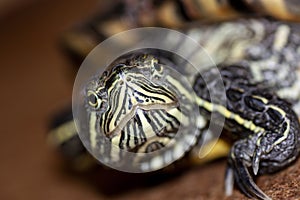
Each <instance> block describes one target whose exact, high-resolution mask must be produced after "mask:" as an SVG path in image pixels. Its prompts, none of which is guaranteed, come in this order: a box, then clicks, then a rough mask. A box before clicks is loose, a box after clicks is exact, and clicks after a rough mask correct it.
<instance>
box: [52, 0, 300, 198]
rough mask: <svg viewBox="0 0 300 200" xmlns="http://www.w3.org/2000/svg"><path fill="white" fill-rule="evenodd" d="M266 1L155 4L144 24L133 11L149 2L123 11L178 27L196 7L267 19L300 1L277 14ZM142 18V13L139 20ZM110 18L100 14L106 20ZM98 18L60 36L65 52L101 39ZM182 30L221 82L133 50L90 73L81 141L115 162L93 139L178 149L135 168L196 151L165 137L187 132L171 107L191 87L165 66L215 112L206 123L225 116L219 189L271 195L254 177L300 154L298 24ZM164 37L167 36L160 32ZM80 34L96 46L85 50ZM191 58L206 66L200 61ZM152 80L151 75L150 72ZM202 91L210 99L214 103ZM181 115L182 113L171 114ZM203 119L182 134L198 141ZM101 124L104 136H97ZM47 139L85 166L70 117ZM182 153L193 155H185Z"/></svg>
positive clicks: (291, 10) (287, 15)
mask: <svg viewBox="0 0 300 200" xmlns="http://www.w3.org/2000/svg"><path fill="white" fill-rule="evenodd" d="M142 2H144V3H145V2H148V1H142ZM254 2H255V3H254ZM267 2H270V1H262V0H261V1H240V2H239V3H235V2H234V1H211V3H208V1H206V3H204V2H202V1H167V3H160V4H159V5H158V6H157V8H156V9H157V10H155V14H156V15H155V17H154V18H153V20H150V21H149V20H146V19H147V17H145V15H144V14H141V13H140V10H143V9H144V10H145V9H146V8H148V7H147V6H146V8H145V7H143V6H141V5H144V4H142V3H141V4H138V5H139V6H141V8H140V7H139V6H136V7H135V9H133V8H132V7H130V8H129V9H128V8H127V10H130V9H133V10H134V11H135V12H134V14H135V15H134V16H135V17H137V18H134V19H137V20H134V21H133V22H132V24H134V25H145V24H146V25H147V23H150V24H151V23H158V21H156V20H158V19H164V18H163V17H161V13H165V14H166V16H165V17H166V20H165V21H166V22H164V21H160V25H165V26H170V25H171V26H179V25H180V24H181V23H182V22H183V19H186V20H187V19H188V20H192V19H196V18H198V17H196V14H197V13H198V14H199V13H202V12H199V10H198V11H196V8H197V9H199V8H202V9H203V10H206V11H207V12H208V11H211V10H210V9H211V8H212V6H213V5H214V6H215V7H214V8H218V9H213V11H214V12H215V13H218V15H216V16H220V17H222V18H223V17H226V16H229V15H228V13H229V14H230V15H231V14H234V15H237V12H236V11H237V10H239V9H241V8H242V9H243V11H245V10H247V11H248V13H251V12H250V11H253V10H254V8H255V9H257V8H259V9H258V10H259V11H260V13H263V14H264V12H262V11H266V13H267V14H269V15H270V16H273V17H277V18H281V19H290V20H298V19H299V18H298V17H297V13H298V14H299V12H298V11H299V10H298V9H299V8H300V5H299V3H296V2H295V1H280V0H277V1H274V2H275V3H274V6H278V5H284V7H275V9H277V10H278V12H274V11H273V10H272V9H270V6H271V5H270V3H267ZM191 5H194V7H193V6H191ZM199 5H202V7H201V6H199ZM144 6H145V5H144ZM174 6H177V7H175V8H181V9H178V10H179V11H180V12H176V16H181V18H180V17H179V18H180V20H179V21H178V22H176V23H173V24H169V23H167V21H168V20H167V19H168V16H170V15H169V14H173V15H175V14H174V13H175V12H174V10H176V9H174ZM178 6H179V7H178ZM138 8H139V9H140V10H139V9H138ZM167 8H168V9H167ZM171 8H173V10H172V9H171ZM225 8H226V9H225ZM136 10H138V11H136ZM221 11H222V12H221ZM225 11H226V12H225ZM208 13H209V12H208ZM210 13H211V12H210ZM180 14H181V15H180ZM148 15H149V13H148V14H147V15H146V16H148ZM124 16H125V18H126V19H130V18H131V17H132V16H128V12H127V14H126V15H124ZM298 16H299V15H298ZM116 21H117V20H107V22H110V23H115V22H116ZM101 23H102V22H101ZM101 23H100V21H99V20H98V19H97V20H92V21H91V22H89V23H87V24H86V25H85V26H84V28H82V29H80V31H79V32H72V33H70V34H69V35H68V37H67V40H66V41H67V44H68V46H67V47H68V49H71V50H73V51H72V53H73V55H74V53H75V54H76V55H77V57H78V56H79V57H81V56H85V55H86V52H87V51H88V50H90V47H91V46H95V45H96V44H97V42H98V41H97V40H100V38H101V39H102V38H103V35H105V33H103V32H99V31H101V30H102V29H101V28H99V29H96V28H95V27H104V26H100V25H99V24H101ZM103 23H105V22H103ZM108 25H109V24H107V26H108ZM123 25H124V24H123ZM118 27H119V26H118ZM120 29H121V30H122V28H120ZM182 30H183V31H184V32H185V33H186V34H187V35H189V36H190V37H192V38H194V39H195V40H196V41H197V42H199V44H201V46H202V47H203V48H204V49H205V50H206V51H207V52H208V54H209V55H210V56H211V57H212V58H213V60H214V61H215V62H216V63H217V65H218V69H219V72H220V76H221V79H218V78H216V77H217V75H216V74H217V73H216V72H215V70H216V68H211V69H207V70H204V71H202V72H201V74H193V73H190V72H189V71H188V70H186V69H187V68H188V67H187V63H184V64H182V62H179V61H178V60H177V59H176V58H173V57H172V56H169V55H168V54H167V53H166V54H164V53H160V54H157V52H155V51H154V52H153V51H146V52H133V53H131V54H130V55H126V56H123V57H121V58H119V59H117V60H116V61H115V62H113V63H112V64H111V65H110V66H109V67H108V70H107V71H105V72H104V73H103V74H98V75H97V74H96V75H95V77H94V78H93V80H91V81H89V82H87V83H86V87H85V90H84V95H85V101H84V104H85V107H84V108H85V110H86V112H87V122H86V124H85V126H86V127H87V128H86V130H88V134H89V135H91V134H93V135H94V136H93V137H90V138H93V139H90V141H89V142H90V146H91V148H92V149H94V150H95V149H96V150H97V151H99V152H100V151H103V152H104V151H105V152H106V155H108V157H107V158H106V159H108V160H109V159H116V160H117V161H120V160H122V155H121V154H119V155H118V157H115V156H110V155H111V154H112V151H111V149H109V147H108V148H103V147H102V146H105V145H104V144H102V143H101V142H102V139H103V138H108V139H109V140H110V141H111V144H114V145H116V146H118V147H119V148H120V149H125V150H127V151H129V152H135V153H142V152H155V151H157V150H160V149H162V148H163V147H165V146H167V144H168V143H173V144H174V145H175V146H176V144H178V145H177V146H178V148H175V147H174V148H170V151H165V152H164V153H162V154H157V156H156V157H154V158H153V159H152V160H149V162H148V160H146V161H145V162H144V164H143V165H141V168H140V170H141V171H149V170H151V169H152V168H153V169H154V168H155V169H156V168H160V167H161V166H164V165H165V164H166V163H168V161H169V160H170V159H171V160H172V161H174V160H177V159H179V158H180V157H182V155H183V154H185V153H186V152H188V151H190V149H191V148H192V147H194V150H192V151H197V150H198V146H197V143H195V142H194V143H190V144H188V145H187V146H184V145H185V144H186V143H185V142H184V139H183V138H185V137H182V138H176V137H175V135H174V134H173V133H174V132H176V131H177V130H178V129H179V126H180V125H182V124H184V127H185V128H186V129H188V127H189V126H188V124H185V123H186V122H188V123H190V121H188V120H187V121H186V120H185V121H184V119H185V118H184V116H186V115H187V114H186V113H187V112H189V110H188V109H191V108H184V107H183V108H182V107H179V106H178V104H177V102H178V101H179V98H180V97H181V96H184V95H186V94H188V93H189V89H188V88H186V87H185V85H184V84H183V83H182V82H180V80H176V79H175V78H174V77H172V73H171V71H170V68H175V69H176V70H178V71H179V72H180V73H182V74H185V75H186V77H187V79H188V80H189V83H190V84H191V85H192V87H193V91H194V92H195V94H196V96H195V98H194V100H191V99H190V98H188V97H187V98H186V99H189V100H190V101H194V102H192V103H195V104H196V105H197V107H199V109H200V113H201V117H203V118H206V119H210V117H211V114H212V113H215V114H216V116H217V117H216V120H214V121H213V122H212V123H214V124H217V125H218V123H219V121H218V119H219V117H220V118H221V117H223V118H225V126H224V128H225V129H226V130H227V131H229V132H230V135H231V136H232V137H233V139H234V141H235V142H234V143H233V144H232V147H231V149H230V152H229V154H228V167H227V171H226V178H225V182H226V183H225V186H226V188H225V190H226V191H225V192H226V194H227V195H230V194H231V193H232V188H233V183H234V180H235V182H236V184H237V185H238V186H239V188H240V189H241V191H242V192H243V193H244V194H245V195H247V196H249V197H254V198H259V199H270V198H269V197H268V196H267V195H266V194H264V193H263V192H262V191H261V190H260V189H259V188H258V187H257V186H256V184H255V183H254V181H253V178H252V177H253V176H256V175H259V174H265V173H272V172H275V171H278V170H281V169H284V168H285V167H286V166H288V165H289V164H291V163H292V162H293V161H294V160H295V159H296V158H297V156H298V154H299V151H300V126H299V121H298V117H297V115H298V116H299V114H300V108H299V106H300V103H299V97H300V70H299V66H300V65H299V63H300V53H299V52H300V51H299V48H298V46H299V44H300V34H299V27H298V25H297V24H296V23H292V22H281V21H276V20H274V19H266V18H245V19H239V20H231V21H223V22H221V23H220V22H219V23H212V22H209V23H203V24H193V25H191V26H189V27H188V28H185V29H182ZM165 37H166V38H168V35H166V36H165ZM74 39H75V40H74ZM86 39H88V41H89V42H90V41H94V42H95V43H93V45H91V46H89V45H90V43H89V42H85V40H86ZM184 42H185V41H181V43H180V45H178V48H180V47H181V46H184V45H183V44H184ZM86 44H89V45H86ZM199 62H200V63H201V62H203V65H206V64H207V63H206V62H207V61H205V60H203V61H201V60H200V61H199ZM155 76H157V77H158V79H155V78H153V77H155ZM124 77H125V78H124ZM220 85H223V86H224V88H223V89H224V92H219V89H220ZM132 88H134V89H132ZM209 89H210V90H209ZM221 89H222V88H221ZM122 91H123V92H122ZM124 91H126V92H124ZM209 92H212V93H213V95H215V97H216V98H215V100H214V101H212V99H211V96H210V95H211V94H209ZM117 94H118V95H117ZM224 99H226V101H223V100H224ZM181 101H183V100H182V99H181ZM188 103H189V102H187V103H186V105H188ZM136 107H138V108H139V109H136ZM185 109H187V110H185ZM179 114H180V115H181V116H183V118H180V119H179V118H178V116H179ZM197 120H198V119H197ZM151 122H153V123H151ZM161 123H163V125H160V124H161ZM206 123H207V122H206V120H204V125H203V126H201V127H198V131H197V132H196V133H193V134H190V132H189V134H190V135H189V134H187V135H188V136H190V137H193V138H195V139H197V140H198V143H199V142H200V143H201V142H203V138H202V137H203V133H204V132H205V131H206V126H205V124H206ZM145 127H148V128H149V127H151V129H146V128H145ZM99 130H101V131H102V132H103V133H104V136H101V137H100V136H99V135H101V134H100V133H99ZM187 132H188V131H187ZM97 134H98V135H97ZM207 134H212V133H210V132H209V133H207ZM50 139H51V140H52V142H54V143H55V144H57V145H61V147H62V148H63V152H64V153H65V154H66V155H67V156H68V158H70V159H71V160H72V162H73V163H74V164H75V165H76V164H78V163H79V162H80V163H81V165H82V164H83V165H84V164H87V163H88V161H87V160H82V158H86V155H87V152H86V150H85V149H84V148H83V146H82V144H81V142H80V140H79V138H78V136H77V132H76V129H75V126H74V122H73V121H72V115H71V114H67V115H63V116H62V117H60V118H59V119H58V120H57V121H56V122H55V124H54V129H53V131H51V135H50ZM183 147H184V148H183ZM101 148H102V149H101ZM178 149H179V150H178ZM224 151H225V153H226V154H227V151H226V150H224ZM178 152H179V153H178ZM178 155H179V156H178ZM188 155H189V156H191V157H193V156H195V154H193V153H190V154H188ZM223 155H224V154H223ZM112 157H113V158H112ZM168 159H169V160H168ZM153 160H155V161H153ZM166 160H168V161H166ZM132 162H133V163H134V162H135V160H133V161H132ZM147 162H148V164H147Z"/></svg>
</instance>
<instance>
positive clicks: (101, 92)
mask: <svg viewBox="0 0 300 200" xmlns="http://www.w3.org/2000/svg"><path fill="white" fill-rule="evenodd" d="M135 54H136V53H132V55H134V56H132V55H131V56H129V58H125V59H124V58H120V59H118V60H117V61H115V62H114V63H113V64H112V65H111V66H109V67H108V69H107V70H106V71H105V72H104V73H103V75H101V76H96V77H95V78H94V79H93V80H92V81H91V82H89V83H88V84H87V87H86V94H85V96H86V98H87V99H86V103H85V104H86V106H87V110H88V112H87V113H88V115H89V116H88V118H89V119H88V123H89V126H88V130H87V133H88V135H89V146H90V148H91V150H92V152H97V153H99V154H101V158H102V159H106V160H107V161H108V162H110V161H111V160H113V162H119V163H121V162H122V161H123V160H124V159H125V158H124V156H125V155H126V154H123V153H122V152H123V151H129V152H134V153H142V154H136V156H135V158H134V160H133V161H132V162H133V164H132V163H131V162H130V165H135V163H136V165H137V164H138V163H137V162H138V161H136V160H143V159H144V160H146V159H145V158H143V155H144V154H145V156H148V155H147V153H151V152H155V151H158V150H161V149H164V148H166V149H167V150H166V151H162V152H160V154H158V155H156V156H155V157H154V159H153V160H151V159H150V160H146V161H145V162H142V163H139V164H140V165H141V166H140V167H139V170H141V171H142V172H143V171H144V172H145V171H149V170H151V171H152V170H155V169H159V168H161V166H163V165H165V164H164V163H166V164H169V163H170V161H173V160H177V159H179V158H181V157H182V156H183V155H184V154H185V153H186V152H187V151H188V150H189V149H190V148H191V147H192V146H194V145H195V143H196V141H197V140H198V136H199V134H200V131H193V127H196V120H195V117H194V116H193V115H192V113H193V110H194V109H195V108H197V107H196V102H195V98H193V95H192V93H191V92H192V90H191V88H190V89H188V86H187V85H186V84H189V83H188V82H187V81H186V82H182V81H181V80H180V79H176V77H174V74H173V76H172V72H171V71H170V66H167V65H166V64H164V63H163V62H161V61H159V60H158V59H157V58H155V57H153V56H151V55H136V56H135ZM115 63H117V64H115ZM193 124H194V125H193ZM180 130H182V133H181V134H180V135H179V134H178V132H180ZM99 135H103V136H104V137H106V138H107V139H108V141H109V142H110V143H111V146H110V145H107V146H106V147H104V146H103V145H102V144H103V138H104V137H103V136H102V137H100V136H99ZM112 146H114V147H117V148H112ZM143 153H144V154H143ZM160 158H161V159H160ZM126 159H127V161H128V158H126ZM128 162H129V161H128ZM120 166H121V167H123V166H122V165H120Z"/></svg>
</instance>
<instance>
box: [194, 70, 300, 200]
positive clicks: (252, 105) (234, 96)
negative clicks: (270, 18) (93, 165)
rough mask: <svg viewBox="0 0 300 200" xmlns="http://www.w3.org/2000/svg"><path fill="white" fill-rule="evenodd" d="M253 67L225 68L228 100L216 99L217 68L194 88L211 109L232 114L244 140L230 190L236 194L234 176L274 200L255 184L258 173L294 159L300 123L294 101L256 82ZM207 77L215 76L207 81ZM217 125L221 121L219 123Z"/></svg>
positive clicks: (236, 147)
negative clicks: (210, 89) (252, 77)
mask: <svg viewBox="0 0 300 200" xmlns="http://www.w3.org/2000/svg"><path fill="white" fill-rule="evenodd" d="M249 70H250V69H249V68H247V67H245V66H234V65H233V66H226V67H222V68H221V69H220V73H221V76H222V80H223V84H224V85H225V90H226V94H219V93H217V92H213V93H214V94H213V95H217V96H218V98H217V99H224V98H226V99H227V101H226V103H225V104H224V103H223V104H222V102H221V101H220V103H218V102H215V103H211V101H210V96H211V95H212V94H210V93H209V92H208V91H207V88H209V87H214V88H215V89H216V90H217V87H216V86H217V85H219V83H217V81H216V80H217V79H216V78H214V75H213V74H212V73H211V70H209V71H207V72H203V73H202V74H201V75H199V76H198V77H197V78H196V82H195V84H194V90H195V92H196V93H197V95H198V96H199V97H198V99H197V101H198V104H199V106H200V108H201V109H202V111H204V112H205V115H207V113H212V112H217V113H218V114H219V115H220V116H223V117H225V118H226V121H225V126H224V127H225V128H226V129H228V130H229V131H230V132H231V134H233V135H234V137H236V138H238V140H237V141H236V142H235V143H234V144H233V146H232V147H231V151H230V154H229V158H228V160H229V161H228V163H229V165H228V168H227V173H226V178H225V181H226V184H225V189H226V193H227V194H228V195H230V194H231V193H232V188H233V178H234V179H235V180H236V183H237V184H238V186H239V187H240V189H241V190H242V191H243V192H244V193H245V194H246V195H247V196H249V197H254V198H259V199H269V197H268V196H267V195H265V194H264V193H263V192H262V191H261V190H260V189H259V188H258V187H257V186H256V185H255V183H254V181H253V180H252V177H251V175H250V172H249V168H250V170H251V171H252V173H253V174H254V175H257V174H264V173H272V172H275V171H278V170H279V169H282V168H284V167H285V166H287V165H289V164H290V163H291V162H293V161H294V160H295V159H296V158H297V156H298V154H299V151H300V125H299V121H298V117H297V115H296V114H295V112H294V111H293V110H292V108H291V104H290V103H288V102H287V101H286V100H283V99H280V98H279V97H277V96H276V95H275V94H274V93H272V92H271V91H268V88H266V86H265V85H260V84H253V83H251V79H250V77H249V74H250V71H249ZM202 77H204V78H205V79H206V80H211V81H209V82H205V81H204V79H203V78H202ZM214 123H217V121H214Z"/></svg>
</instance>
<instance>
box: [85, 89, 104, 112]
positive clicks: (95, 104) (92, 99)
mask: <svg viewBox="0 0 300 200" xmlns="http://www.w3.org/2000/svg"><path fill="white" fill-rule="evenodd" d="M87 101H88V104H89V105H90V106H91V107H92V108H94V109H98V108H99V107H100V105H101V99H100V98H99V96H98V95H97V94H96V93H95V92H94V91H88V94H87Z"/></svg>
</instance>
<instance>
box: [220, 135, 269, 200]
mask: <svg viewBox="0 0 300 200" xmlns="http://www.w3.org/2000/svg"><path fill="white" fill-rule="evenodd" d="M253 148H254V147H253V145H251V143H250V142H249V141H248V140H246V139H245V140H240V141H237V142H236V143H235V144H234V145H233V147H232V148H231V151H230V154H229V157H228V166H227V169H226V174H225V194H226V195H227V196H229V195H231V194H232V190H233V185H234V180H235V182H236V183H237V185H238V187H239V188H240V189H241V191H242V192H243V193H244V194H245V195H247V196H248V197H250V198H258V199H263V200H270V199H271V198H270V197H268V196H267V195H266V194H265V193H264V192H263V191H262V190H261V189H259V187H258V186H257V185H256V184H255V182H254V180H253V178H252V174H250V172H249V170H248V168H249V167H251V164H252V161H251V155H252V153H251V152H253V151H252V149H253Z"/></svg>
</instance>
